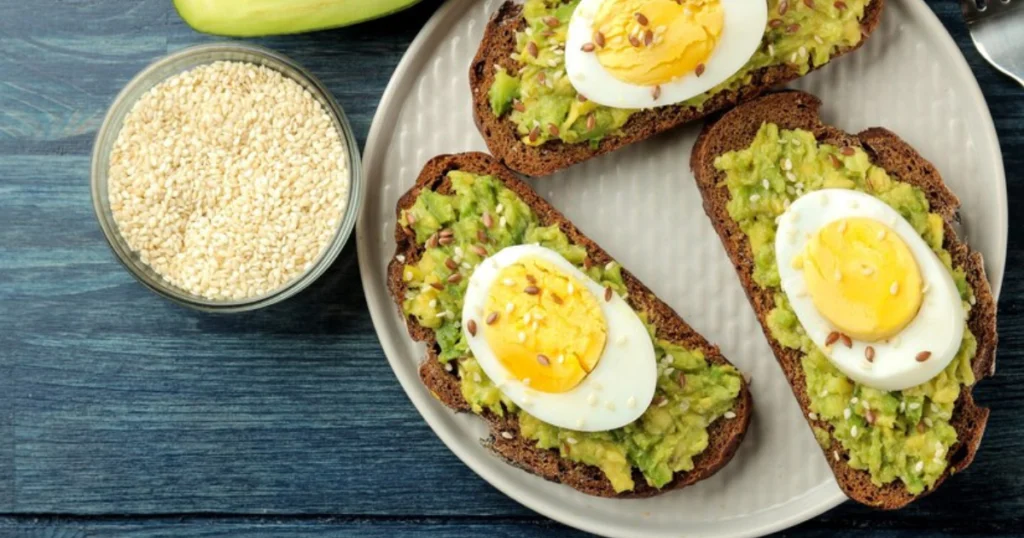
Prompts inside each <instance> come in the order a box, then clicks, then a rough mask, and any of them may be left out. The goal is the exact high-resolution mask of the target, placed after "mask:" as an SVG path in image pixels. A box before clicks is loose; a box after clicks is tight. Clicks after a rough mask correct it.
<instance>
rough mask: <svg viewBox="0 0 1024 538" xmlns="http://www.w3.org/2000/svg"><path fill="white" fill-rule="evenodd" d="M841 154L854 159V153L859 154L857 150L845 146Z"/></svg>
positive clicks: (840, 151)
mask: <svg viewBox="0 0 1024 538" xmlns="http://www.w3.org/2000/svg"><path fill="white" fill-rule="evenodd" d="M839 153H842V154H843V155H846V156H847V157H852V156H853V154H854V153H857V150H855V149H853V148H852V147H850V146H845V147H843V149H841V150H839Z"/></svg>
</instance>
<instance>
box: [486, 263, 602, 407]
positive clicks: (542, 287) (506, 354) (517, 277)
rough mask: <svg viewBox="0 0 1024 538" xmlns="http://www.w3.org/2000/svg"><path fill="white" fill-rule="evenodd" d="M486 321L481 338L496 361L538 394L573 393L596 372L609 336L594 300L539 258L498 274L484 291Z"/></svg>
mask: <svg viewBox="0 0 1024 538" xmlns="http://www.w3.org/2000/svg"><path fill="white" fill-rule="evenodd" d="M484 319H485V321H484V323H483V334H484V338H485V339H486V341H487V345H488V346H489V347H490V349H491V351H493V352H494V355H495V356H496V357H497V359H498V361H500V362H501V364H502V365H504V366H505V368H506V369H507V370H508V371H509V373H510V374H511V375H512V376H514V377H515V378H516V379H518V380H520V381H522V382H523V383H527V384H528V385H529V386H530V387H531V388H533V389H535V390H538V391H542V392H566V391H569V390H572V389H573V388H574V387H576V385H578V384H579V383H580V381H582V380H583V378H585V377H586V376H587V374H588V373H590V371H591V370H593V369H594V367H595V366H597V361H598V359H600V358H601V353H602V351H604V346H605V341H606V340H607V335H608V327H607V323H606V321H605V317H604V314H603V313H602V312H601V306H600V304H599V303H598V299H597V297H595V296H594V294H593V293H591V292H590V290H589V289H587V287H586V286H585V285H584V284H583V283H581V282H579V281H577V280H576V279H575V278H574V277H573V276H571V275H568V274H566V273H565V272H564V271H562V270H560V269H558V268H557V267H555V266H554V265H552V264H550V263H548V262H547V261H544V260H541V259H538V258H523V259H521V260H519V261H517V262H516V263H515V264H512V265H509V266H508V267H505V268H504V269H502V270H501V272H500V273H499V274H498V278H497V280H495V282H494V285H493V286H491V289H490V290H489V291H488V294H487V304H486V306H485V313H484ZM527 380H529V381H527Z"/></svg>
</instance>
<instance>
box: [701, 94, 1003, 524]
mask: <svg viewBox="0 0 1024 538" xmlns="http://www.w3.org/2000/svg"><path fill="white" fill-rule="evenodd" d="M820 106H821V102H820V101H819V100H818V99H817V98H816V97H814V96H812V95H809V94H806V93H802V92H783V93H776V94H771V95H768V96H765V97H762V98H760V99H758V100H756V101H752V102H750V103H747V104H744V105H742V106H740V107H737V108H736V109H734V110H732V111H730V112H728V113H726V114H724V115H723V116H722V117H721V118H720V119H718V120H716V121H714V122H712V123H710V124H709V125H707V126H706V127H705V129H704V131H703V133H702V134H701V136H700V138H699V139H698V141H697V143H696V145H695V147H694V150H693V153H692V156H691V162H690V165H691V168H692V169H693V173H694V176H695V178H696V181H697V185H698V187H699V189H700V191H701V194H702V196H703V200H704V208H705V211H706V212H707V214H708V216H709V217H710V218H711V220H712V224H713V225H714V227H715V229H716V231H717V232H718V235H719V236H720V238H721V240H722V243H723V245H724V247H725V249H726V251H727V252H728V254H729V257H730V259H731V260H732V262H733V264H734V266H735V267H736V270H737V272H738V274H739V277H740V279H741V281H742V283H743V286H744V288H745V290H746V293H747V296H748V298H749V299H750V303H751V305H752V306H753V308H754V310H755V311H756V314H757V317H758V320H759V321H760V322H761V325H762V327H763V329H764V333H765V336H766V337H767V338H768V341H769V343H770V344H771V347H772V350H773V351H774V354H775V357H776V359H777V360H778V362H779V365H780V366H781V367H782V369H783V370H784V371H785V374H786V377H787V379H788V381H789V383H790V385H791V387H792V390H793V393H794V395H795V396H796V398H797V400H798V401H799V403H800V406H801V408H802V409H803V412H804V415H805V418H806V419H807V421H808V424H809V425H810V426H811V427H812V429H813V430H814V433H815V437H816V438H817V439H818V442H819V444H820V445H821V447H822V450H823V452H824V454H825V456H826V459H827V461H828V463H829V466H830V467H831V468H832V471H833V473H834V474H835V477H836V479H837V481H838V483H839V485H840V487H841V488H842V489H843V491H844V492H845V493H846V494H847V495H848V496H849V497H850V498H852V499H854V500H856V501H857V502H860V503H863V504H866V505H869V506H873V507H877V508H883V509H895V508H900V507H903V506H905V505H907V504H909V503H910V502H912V501H914V500H915V499H917V498H919V497H921V496H922V495H925V494H927V493H930V492H931V491H934V490H935V488H937V487H938V486H939V485H940V484H941V483H942V482H943V481H944V480H945V479H946V478H948V477H949V476H950V475H952V474H954V473H955V472H959V471H961V470H963V469H964V468H966V467H967V466H968V465H970V463H971V461H972V460H973V458H974V455H975V453H976V451H977V449H978V446H979V444H980V442H981V437H982V435H983V433H984V429H985V424H986V422H987V419H988V414H989V411H988V410H987V409H984V408H981V407H978V406H977V405H976V404H975V403H974V400H973V397H972V394H971V392H972V389H973V386H974V384H975V383H976V382H977V381H978V380H980V379H982V378H984V377H987V376H989V375H991V374H992V373H993V372H994V367H995V347H996V341H997V336H996V305H995V301H994V298H993V296H992V293H991V290H990V289H989V284H988V281H987V280H986V277H985V272H984V267H983V263H982V259H981V256H980V255H979V254H978V253H976V252H974V251H972V250H971V249H970V248H969V247H968V246H967V245H965V244H964V243H962V242H961V241H960V240H959V239H958V238H957V236H956V234H955V232H954V228H953V226H952V224H953V221H954V219H955V218H956V211H957V208H958V206H959V201H958V200H957V198H956V196H955V195H954V194H953V193H952V192H951V191H950V190H949V189H948V188H947V187H946V186H945V185H944V184H943V182H942V179H941V177H940V175H939V173H938V171H937V170H936V169H935V167H934V166H933V165H932V164H931V163H929V162H928V161H926V160H925V159H924V158H922V157H921V156H920V155H919V154H918V153H917V152H916V151H915V150H914V149H913V148H911V147H910V146H909V145H907V144H906V142H904V141H902V140H901V139H899V138H898V137H897V136H896V135H895V134H893V133H891V132H889V131H887V130H885V129H880V128H873V129H868V130H866V131H864V132H862V133H860V134H857V135H850V134H847V133H844V132H842V131H840V130H838V129H836V128H834V127H831V126H828V125H825V124H823V123H822V122H821V120H820V119H819V115H818V111H819V108H820ZM786 170H792V172H789V173H786V172H784V171H786ZM762 177H763V178H765V179H761V178H762ZM777 178H786V179H781V180H780V181H781V182H782V183H780V184H778V185H776V183H778V182H777V181H775V179H777ZM787 180H788V181H787ZM762 181H763V182H764V185H763V186H762ZM805 182H806V183H805ZM829 182H832V183H835V184H836V185H841V186H842V187H841V188H844V189H852V190H856V191H861V192H866V193H867V194H869V195H872V196H875V197H877V198H880V199H882V200H883V201H884V202H886V203H887V204H888V205H890V206H892V207H893V208H894V209H896V210H898V211H899V212H900V213H901V215H902V216H903V217H904V218H906V219H907V220H908V221H909V222H911V223H912V224H915V228H917V229H918V233H920V234H921V235H922V237H923V238H925V239H926V240H927V241H928V242H929V246H930V248H932V249H933V250H934V251H935V254H936V255H937V256H939V258H940V259H942V260H944V263H946V264H947V270H948V271H949V272H950V274H951V275H952V277H953V279H954V281H955V283H956V285H957V288H958V289H959V295H960V298H962V301H963V304H964V309H965V311H966V312H967V319H966V322H965V324H966V326H965V331H964V337H963V342H962V344H961V347H960V349H959V351H958V353H957V355H956V357H955V358H954V359H953V361H952V362H951V363H950V364H949V366H948V367H946V369H945V370H944V371H943V372H941V373H940V374H939V375H938V376H936V377H935V378H933V379H932V380H930V381H928V382H926V383H924V384H922V385H920V386H915V387H911V388H909V389H906V390H902V391H890V392H886V391H880V390H877V389H872V388H869V387H866V386H862V385H860V384H858V383H854V382H853V381H852V380H850V379H848V378H847V377H846V376H844V375H843V374H842V373H841V372H839V371H838V370H837V369H836V368H835V367H834V366H832V364H831V362H830V361H829V360H828V359H826V357H825V355H824V353H823V352H822V351H821V350H820V348H818V347H816V346H815V345H814V344H813V342H810V341H809V339H808V338H807V336H806V334H805V332H804V329H803V326H802V325H801V324H800V322H799V321H798V320H797V319H796V317H795V316H793V315H792V311H791V307H790V306H789V303H790V299H789V298H788V297H787V296H786V294H784V293H782V291H781V290H780V289H779V286H778V277H777V272H778V271H777V270H776V271H775V274H776V276H775V277H774V278H773V277H772V273H773V271H772V268H773V264H775V263H776V262H775V256H774V251H771V252H768V250H769V249H770V248H771V243H773V236H774V232H775V228H776V227H777V226H778V221H777V220H775V221H774V224H773V217H778V216H779V215H781V213H782V212H783V209H782V208H783V207H789V205H790V202H792V201H794V200H793V199H794V198H795V197H794V196H793V192H794V191H793V189H794V186H795V185H797V186H798V187H797V192H800V191H803V190H804V189H807V190H808V192H810V191H813V190H815V189H818V188H821V187H822V186H823V184H827V183H829ZM824 186H828V185H824ZM752 241H756V244H757V246H756V247H755V246H753V245H754V244H755V243H754V242H752ZM776 269H777V267H776ZM837 280H838V278H837ZM840 345H841V344H840ZM911 351H916V350H911ZM871 359H872V358H871V357H868V359H867V360H868V362H870V361H871ZM927 359H928V356H927V355H926V354H924V353H921V354H919V355H918V356H917V360H918V361H919V362H920V361H922V360H927Z"/></svg>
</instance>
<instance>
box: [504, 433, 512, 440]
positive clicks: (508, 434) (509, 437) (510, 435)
mask: <svg viewBox="0 0 1024 538" xmlns="http://www.w3.org/2000/svg"><path fill="white" fill-rule="evenodd" d="M512 437H513V435H512V434H511V433H509V432H501V438H502V439H512Z"/></svg>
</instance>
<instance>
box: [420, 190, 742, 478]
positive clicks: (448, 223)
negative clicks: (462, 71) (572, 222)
mask: <svg viewBox="0 0 1024 538" xmlns="http://www.w3.org/2000/svg"><path fill="white" fill-rule="evenodd" d="M448 178H449V179H450V180H451V184H452V190H453V194H451V195H444V194H439V193H436V192H433V191H429V190H426V191H423V192H422V193H420V194H419V196H418V198H417V199H416V202H415V203H414V204H413V206H412V207H411V208H410V209H408V210H405V211H403V212H402V215H401V218H400V222H403V223H408V222H411V223H412V224H411V225H410V226H411V227H412V230H413V231H414V232H415V234H416V241H417V243H419V244H422V245H425V246H426V248H425V250H424V253H423V256H422V257H421V258H420V259H419V260H417V261H415V262H413V261H412V260H410V261H409V262H408V263H407V264H406V265H405V267H404V269H403V275H402V277H403V280H404V282H405V284H406V286H407V290H406V294H405V298H404V301H403V304H402V308H403V311H404V312H405V313H406V315H409V316H413V317H414V318H415V319H416V321H417V322H418V323H419V324H420V325H422V326H424V327H428V328H430V329H433V330H434V333H435V335H436V338H437V342H438V345H439V346H440V348H441V353H440V357H439V359H440V360H441V362H442V363H444V364H445V366H446V368H451V367H452V365H453V364H454V368H457V369H458V374H459V378H460V380H461V381H460V383H461V388H462V395H463V396H464V397H465V398H466V401H467V402H469V404H470V405H471V406H472V408H473V411H474V412H475V413H483V412H485V411H487V412H491V413H495V414H497V415H500V416H504V415H505V413H513V414H515V416H517V417H518V419H519V425H520V432H521V434H522V435H523V436H524V437H526V438H528V439H531V440H533V441H536V443H537V446H539V447H540V448H544V449H553V450H557V451H558V452H559V454H560V455H561V456H562V457H564V458H567V459H569V460H572V461H576V462H581V463H584V464H587V465H593V466H596V467H598V468H600V469H601V470H602V471H603V472H604V474H605V475H606V476H607V477H608V480H609V481H610V482H611V484H612V486H613V487H614V488H615V491H617V492H622V491H629V490H632V489H633V488H634V487H635V484H634V482H633V469H634V468H636V469H639V470H640V472H641V473H643V475H644V478H645V479H646V481H647V483H648V484H650V485H651V486H654V487H657V488H660V487H662V486H664V485H665V484H667V483H668V482H670V481H671V480H672V475H673V474H674V473H676V472H681V471H689V470H691V469H693V458H694V457H695V456H697V455H698V454H700V453H701V452H703V451H704V449H705V448H707V446H708V432H707V428H708V425H709V424H711V423H712V422H714V421H715V420H716V419H718V418H719V417H721V416H722V415H724V414H725V413H726V412H728V411H729V410H730V409H732V408H733V407H734V405H735V403H736V398H737V396H738V395H739V391H740V386H741V377H740V374H739V372H737V371H736V369H735V368H733V367H731V366H723V365H712V364H709V363H708V362H707V361H706V360H705V358H704V355H703V354H702V353H701V352H700V351H698V350H689V349H686V348H684V347H682V346H679V345H677V344H674V343H672V342H669V341H666V340H663V339H661V338H658V336H657V334H655V330H654V327H653V326H651V325H650V324H647V325H648V330H649V332H650V334H651V340H652V342H653V343H654V348H655V357H656V358H657V360H658V380H657V388H656V391H655V398H654V403H652V404H651V406H650V407H649V408H648V409H647V411H646V412H645V413H644V414H643V416H641V418H639V419H638V420H636V421H635V422H633V423H631V424H628V425H626V426H624V427H622V428H618V429H615V430H610V431H605V432H596V433H584V432H579V431H572V430H567V429H562V428H558V427H555V426H552V425H550V424H546V423H544V422H541V421H540V420H538V419H536V418H534V417H532V416H531V415H529V414H528V413H526V412H525V411H523V410H522V409H519V408H517V407H516V406H515V405H514V404H513V403H512V402H511V401H510V400H508V399H507V398H505V397H504V396H503V394H502V393H501V391H500V390H498V388H497V387H496V386H495V385H494V383H492V382H491V381H490V380H489V379H488V378H487V376H486V375H485V374H484V372H483V370H482V369H481V368H480V365H479V364H478V363H477V362H476V360H475V359H474V358H473V357H472V355H471V353H470V351H469V347H468V345H467V343H466V342H465V341H464V340H463V333H462V330H461V328H460V325H459V319H460V317H461V316H460V313H461V311H462V304H463V300H464V294H465V291H466V286H467V284H468V280H469V279H468V278H459V277H455V278H450V277H452V275H453V274H459V273H467V272H471V271H472V268H473V267H475V266H476V265H477V264H479V263H480V262H481V261H483V260H484V258H485V256H482V255H481V252H480V251H479V249H478V248H477V247H479V246H483V247H484V248H485V249H486V251H487V252H486V254H487V255H488V256H489V255H491V254H494V253H495V252H497V251H499V250H501V249H502V248H505V247H509V246H512V245H521V244H532V243H536V244H539V245H541V246H543V247H546V248H549V249H551V250H554V251H555V252H558V253H559V254H561V255H562V256H563V257H564V258H565V259H567V260H568V261H570V262H571V263H573V264H574V265H576V266H577V267H579V268H580V270H582V271H583V272H584V273H586V274H587V275H588V276H589V277H590V278H592V279H593V280H594V281H596V282H599V283H600V284H601V285H602V286H608V287H611V288H612V289H613V290H615V292H616V293H619V294H625V293H626V287H625V285H624V284H623V280H622V274H621V268H620V267H619V266H618V264H615V263H614V262H613V263H610V264H608V265H606V266H597V265H591V264H590V263H588V262H587V261H586V258H587V252H586V250H585V249H584V248H583V247H582V246H579V245H574V244H572V243H570V242H569V239H568V237H567V236H566V235H565V234H564V233H563V232H562V231H561V230H560V229H559V228H558V226H546V227H545V226H541V225H540V223H539V222H538V219H537V216H536V215H535V214H534V213H533V211H532V210H531V209H530V207H529V206H527V205H526V204H525V203H524V202H523V201H522V200H521V199H520V198H519V197H518V196H517V195H516V194H515V193H514V192H512V191H510V190H508V189H507V188H505V187H504V186H503V185H502V184H501V183H500V182H499V181H497V180H496V179H494V178H493V177H490V176H478V175H474V174H470V173H465V172H458V171H456V172H449V174H448ZM485 213H486V214H487V219H490V222H491V227H490V228H488V227H487V226H486V225H485V223H484V220H485V219H484V214H485ZM442 229H447V230H451V232H452V233H451V235H447V234H446V236H447V237H451V238H452V239H451V240H450V241H444V242H443V243H442V242H439V241H438V240H437V238H438V235H436V234H438V232H440V231H441V230H442ZM481 234H485V235H486V239H487V241H486V242H485V243H482V242H481V241H480V238H481V236H482V235H481ZM638 314H639V315H640V317H641V319H643V320H646V315H645V313H643V312H638Z"/></svg>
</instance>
